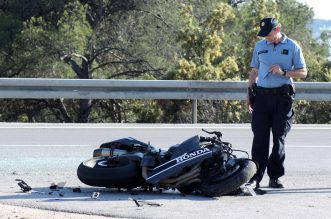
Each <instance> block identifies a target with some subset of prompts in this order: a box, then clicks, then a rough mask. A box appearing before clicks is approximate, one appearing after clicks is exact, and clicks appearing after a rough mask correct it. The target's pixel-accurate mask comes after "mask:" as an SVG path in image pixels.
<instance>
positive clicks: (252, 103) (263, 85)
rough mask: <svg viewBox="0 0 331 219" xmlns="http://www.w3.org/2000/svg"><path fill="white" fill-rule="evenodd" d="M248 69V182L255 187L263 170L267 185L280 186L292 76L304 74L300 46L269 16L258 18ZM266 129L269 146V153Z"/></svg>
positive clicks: (288, 128)
mask: <svg viewBox="0 0 331 219" xmlns="http://www.w3.org/2000/svg"><path fill="white" fill-rule="evenodd" d="M258 36H260V37H264V39H262V40H260V41H258V42H257V43H256V45H255V48H254V52H253V56H252V62H251V68H252V70H251V71H250V73H249V87H248V90H249V94H250V95H248V96H247V107H248V110H249V111H250V112H251V113H252V124H251V126H252V131H253V134H254V138H253V144H252V159H253V160H254V161H255V162H256V163H257V166H258V168H257V172H256V174H255V175H254V176H253V178H251V180H250V183H251V184H252V186H253V187H255V188H258V187H259V186H260V181H261V180H262V177H263V175H264V172H265V170H266V169H267V173H268V175H269V177H270V181H269V187H271V188H284V184H283V183H282V182H281V181H280V180H279V178H280V177H281V176H283V175H284V173H285V168H284V160H285V137H286V134H287V133H288V132H289V131H290V129H291V122H292V116H293V110H292V102H293V98H294V87H293V78H305V77H306V76H307V70H306V64H305V60H304V57H303V54H302V51H301V48H300V46H299V45H298V44H297V43H296V42H295V41H294V40H292V39H290V38H288V37H287V36H286V35H285V34H284V33H282V32H281V24H280V23H279V22H278V21H277V20H276V19H275V18H273V17H266V18H264V19H262V20H261V21H260V31H259V33H258ZM270 131H271V132H272V137H273V147H272V151H271V153H270V156H269V141H270Z"/></svg>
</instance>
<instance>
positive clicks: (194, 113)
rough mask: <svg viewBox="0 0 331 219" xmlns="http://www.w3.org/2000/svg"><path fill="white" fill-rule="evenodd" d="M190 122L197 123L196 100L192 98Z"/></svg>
mask: <svg viewBox="0 0 331 219" xmlns="http://www.w3.org/2000/svg"><path fill="white" fill-rule="evenodd" d="M192 123H193V124H197V123H198V100H197V99H194V100H192Z"/></svg>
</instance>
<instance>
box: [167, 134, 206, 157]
mask: <svg viewBox="0 0 331 219" xmlns="http://www.w3.org/2000/svg"><path fill="white" fill-rule="evenodd" d="M199 143H200V138H199V136H198V135H195V136H193V137H191V138H189V139H187V140H185V141H183V142H182V143H181V144H178V145H174V146H172V147H171V148H169V150H168V152H170V153H171V159H173V158H176V157H179V156H180V155H182V154H184V153H185V152H187V151H193V150H197V149H200V146H199Z"/></svg>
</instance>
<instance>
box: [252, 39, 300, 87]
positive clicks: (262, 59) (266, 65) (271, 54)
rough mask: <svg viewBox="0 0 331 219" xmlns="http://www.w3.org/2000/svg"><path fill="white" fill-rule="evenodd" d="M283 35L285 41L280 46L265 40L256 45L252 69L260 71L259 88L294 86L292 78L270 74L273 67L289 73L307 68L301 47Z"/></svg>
mask: <svg viewBox="0 0 331 219" xmlns="http://www.w3.org/2000/svg"><path fill="white" fill-rule="evenodd" d="M282 35H283V39H282V41H281V42H280V43H278V44H273V43H269V42H268V41H267V40H266V39H263V40H260V41H258V42H257V43H256V45H255V48H254V52H253V57H252V62H251V67H252V68H256V69H258V79H257V86H260V87H265V88H274V87H281V86H282V85H284V84H293V80H292V78H289V77H285V76H281V75H276V74H272V73H270V72H269V69H270V66H271V65H279V66H280V67H281V68H282V69H285V70H287V71H290V70H293V69H302V68H305V67H306V63H305V59H304V57H303V54H302V51H301V48H300V46H299V45H298V44H297V42H295V41H294V40H292V39H290V38H288V37H287V36H286V35H285V34H283V33H282Z"/></svg>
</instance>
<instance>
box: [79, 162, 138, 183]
mask: <svg viewBox="0 0 331 219" xmlns="http://www.w3.org/2000/svg"><path fill="white" fill-rule="evenodd" d="M77 176H78V178H79V180H80V181H81V182H83V183H85V184H86V185H90V186H98V187H107V188H126V189H131V188H135V187H138V186H140V185H141V184H142V181H143V179H142V176H141V167H140V164H139V162H138V161H134V160H114V159H109V158H104V157H103V158H102V157H101V158H100V157H99V158H98V157H97V158H92V159H89V160H86V161H84V162H82V163H81V164H80V165H79V167H78V169H77Z"/></svg>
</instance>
